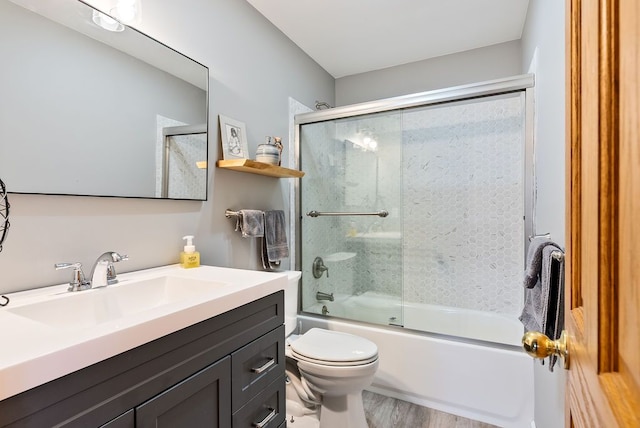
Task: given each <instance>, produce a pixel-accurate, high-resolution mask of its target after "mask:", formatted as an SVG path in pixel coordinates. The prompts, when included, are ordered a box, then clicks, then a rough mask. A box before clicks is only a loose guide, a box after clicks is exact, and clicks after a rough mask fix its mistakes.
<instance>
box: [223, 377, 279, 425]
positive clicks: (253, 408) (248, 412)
mask: <svg viewBox="0 0 640 428" xmlns="http://www.w3.org/2000/svg"><path fill="white" fill-rule="evenodd" d="M285 418H286V397H285V384H284V375H283V376H281V377H280V378H278V379H276V380H275V381H274V382H273V383H272V384H270V385H269V386H267V387H266V388H265V389H264V390H263V391H262V392H260V393H259V394H258V395H256V396H255V397H254V398H253V399H252V400H251V401H249V402H248V403H247V404H245V405H244V407H242V408H241V409H240V410H238V411H237V412H235V413H234V414H233V428H255V427H262V428H276V427H280V425H281V424H282V423H283V422H284V420H285Z"/></svg>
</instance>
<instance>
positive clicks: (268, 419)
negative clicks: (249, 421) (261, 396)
mask: <svg viewBox="0 0 640 428" xmlns="http://www.w3.org/2000/svg"><path fill="white" fill-rule="evenodd" d="M268 410H271V413H269V414H268V415H267V416H266V417H265V418H264V419H263V420H261V421H260V422H254V423H253V426H254V427H256V428H264V427H265V426H267V424H268V423H269V422H271V420H272V419H273V418H275V417H276V415H277V414H278V412H276V409H273V408H271V407H269V409H268Z"/></svg>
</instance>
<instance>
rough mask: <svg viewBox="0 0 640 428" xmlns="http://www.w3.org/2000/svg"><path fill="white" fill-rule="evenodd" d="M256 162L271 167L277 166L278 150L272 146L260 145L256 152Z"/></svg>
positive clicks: (278, 162) (278, 161)
mask: <svg viewBox="0 0 640 428" xmlns="http://www.w3.org/2000/svg"><path fill="white" fill-rule="evenodd" d="M256 161H258V162H262V163H268V164H271V165H279V164H280V150H279V149H278V147H276V146H274V145H273V144H260V145H258V150H257V151H256Z"/></svg>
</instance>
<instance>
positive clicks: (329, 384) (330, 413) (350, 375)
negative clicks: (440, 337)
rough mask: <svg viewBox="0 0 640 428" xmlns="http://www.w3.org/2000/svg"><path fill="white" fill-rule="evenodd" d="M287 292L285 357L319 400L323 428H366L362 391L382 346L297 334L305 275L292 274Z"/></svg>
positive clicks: (315, 332)
mask: <svg viewBox="0 0 640 428" xmlns="http://www.w3.org/2000/svg"><path fill="white" fill-rule="evenodd" d="M288 274H289V284H288V286H287V289H286V290H285V328H286V335H287V348H286V351H285V353H286V356H287V358H289V359H290V361H295V363H297V368H298V370H299V372H300V375H301V378H302V379H300V380H297V379H296V380H294V381H295V382H297V383H301V384H303V385H304V386H305V387H306V386H307V385H308V386H309V388H310V389H311V390H312V392H314V393H315V395H316V397H319V398H320V399H319V401H320V403H321V408H320V428H336V427H340V428H367V422H366V418H365V414H364V407H363V405H362V390H363V389H364V388H366V387H367V386H369V385H370V384H371V382H372V381H373V376H374V375H375V373H376V370H377V369H378V347H377V346H376V344H375V343H373V342H371V341H370V340H367V339H365V338H363V337H359V336H355V335H352V334H347V333H341V332H337V331H329V330H323V329H319V328H312V329H310V330H309V331H307V332H306V333H305V334H303V335H301V336H292V335H291V334H292V333H293V331H294V330H295V328H296V320H297V315H298V281H299V280H300V277H301V275H302V274H301V272H298V271H290V272H288Z"/></svg>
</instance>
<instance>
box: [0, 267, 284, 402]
mask: <svg viewBox="0 0 640 428" xmlns="http://www.w3.org/2000/svg"><path fill="white" fill-rule="evenodd" d="M167 275H169V276H172V277H182V278H189V279H196V280H203V281H215V282H217V283H224V285H223V286H220V287H215V288H213V289H212V290H211V291H210V292H207V293H206V294H204V295H200V296H197V297H192V298H187V299H184V300H180V301H178V302H174V303H171V304H167V305H161V306H158V307H154V308H152V309H149V310H144V311H142V312H139V313H136V314H133V315H130V316H127V317H124V318H120V319H117V320H112V321H109V322H104V323H100V324H97V325H93V326H91V327H87V326H83V325H82V323H79V325H78V326H74V327H69V326H66V327H55V326H53V325H46V324H44V323H42V322H37V321H34V320H33V319H29V318H26V317H24V316H20V315H17V314H15V313H12V312H11V311H10V309H12V308H19V307H20V306H25V305H29V304H32V303H35V302H41V301H44V300H53V299H69V298H73V297H74V295H76V294H80V293H99V292H100V290H104V288H103V289H91V290H85V291H78V292H73V293H72V292H68V291H66V290H67V284H63V285H56V286H52V287H45V288H40V289H35V290H29V291H23V292H19V293H13V294H9V295H8V297H9V298H10V299H11V301H10V303H9V305H7V306H6V307H0V326H1V329H2V333H1V335H0V337H1V340H2V343H1V345H0V349H1V351H0V400H3V399H5V398H8V397H11V396H13V395H16V394H19V393H20V392H23V391H26V390H28V389H30V388H33V387H36V386H38V385H41V384H43V383H46V382H49V381H51V380H54V379H57V378H59V377H61V376H64V375H67V374H69V373H72V372H74V371H77V370H80V369H82V368H84V367H87V366H90V365H91V364H94V363H97V362H99V361H102V360H105V359H107V358H109V357H112V356H114V355H117V354H120V353H122V352H125V351H128V350H130V349H133V348H135V347H137V346H140V345H143V344H145V343H147V342H150V341H152V340H154V339H157V338H159V337H162V336H166V335H167V334H170V333H173V332H175V331H178V330H180V329H182V328H185V327H188V326H190V325H193V324H195V323H198V322H200V321H204V320H206V319H208V318H211V317H214V316H216V315H219V314H222V313H224V312H227V311H229V310H232V309H235V308H237V307H239V306H242V305H244V304H246V303H249V302H252V301H254V300H257V299H260V298H262V297H265V296H267V295H269V294H272V293H275V292H277V291H279V290H284V289H285V287H286V285H287V274H286V273H284V272H279V273H276V272H259V271H251V270H242V269H230V268H220V267H212V266H200V267H198V268H193V269H182V268H180V267H179V266H178V265H172V266H164V267H159V268H153V269H147V270H142V271H138V272H130V273H124V274H119V275H118V279H119V283H118V284H115V285H110V286H108V287H123V286H129V287H135V282H137V281H139V280H144V279H151V278H156V277H161V276H167ZM108 287H107V288H108Z"/></svg>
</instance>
